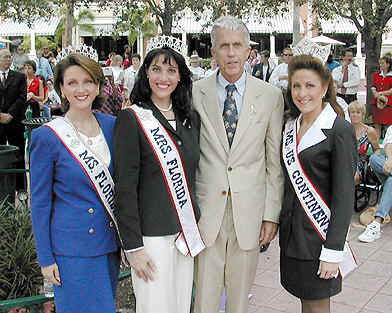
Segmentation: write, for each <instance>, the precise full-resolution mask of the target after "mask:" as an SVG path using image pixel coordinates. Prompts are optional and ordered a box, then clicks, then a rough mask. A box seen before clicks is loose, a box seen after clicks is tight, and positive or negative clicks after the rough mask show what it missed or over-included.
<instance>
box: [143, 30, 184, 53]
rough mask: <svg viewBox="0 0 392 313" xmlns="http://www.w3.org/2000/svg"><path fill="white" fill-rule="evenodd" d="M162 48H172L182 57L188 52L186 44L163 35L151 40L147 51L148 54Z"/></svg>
mask: <svg viewBox="0 0 392 313" xmlns="http://www.w3.org/2000/svg"><path fill="white" fill-rule="evenodd" d="M162 47H169V48H172V49H173V50H174V51H176V52H178V53H179V54H181V55H183V53H186V52H187V50H188V48H187V45H186V43H185V42H183V41H182V40H181V39H178V38H175V37H172V36H166V35H163V36H157V37H153V38H151V39H150V40H149V41H148V42H147V49H146V51H147V53H148V52H150V51H151V50H153V49H159V48H162Z"/></svg>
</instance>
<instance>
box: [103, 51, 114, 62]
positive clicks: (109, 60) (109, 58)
mask: <svg viewBox="0 0 392 313" xmlns="http://www.w3.org/2000/svg"><path fill="white" fill-rule="evenodd" d="M115 55H116V52H114V51H111V52H109V56H108V59H107V60H106V64H105V66H111V65H112V59H113V57H114V56H115Z"/></svg>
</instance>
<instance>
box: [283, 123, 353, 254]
mask: <svg viewBox="0 0 392 313" xmlns="http://www.w3.org/2000/svg"><path fill="white" fill-rule="evenodd" d="M321 130H322V132H323V133H324V134H325V136H327V138H326V139H325V140H323V141H321V142H319V143H317V144H315V145H312V146H310V147H308V148H306V149H304V150H302V151H301V152H300V153H299V158H300V160H301V163H302V166H303V169H304V171H305V172H306V174H307V175H308V177H309V179H310V180H311V181H312V182H313V184H314V185H315V187H316V188H317V189H318V191H319V192H320V194H321V196H322V197H323V198H324V200H325V201H326V203H327V204H328V206H329V208H330V210H331V219H330V225H329V228H328V234H327V240H326V241H325V242H324V243H323V242H322V239H321V238H320V237H319V235H318V234H317V232H316V230H315V229H314V227H313V226H312V224H311V222H310V221H309V219H308V217H307V215H306V213H305V212H304V210H303V209H302V206H301V204H300V202H299V200H298V198H297V195H296V193H295V191H294V189H293V187H292V184H291V181H290V179H289V177H288V174H287V170H285V166H284V165H283V168H284V170H285V186H284V200H283V207H282V211H281V215H280V229H279V244H280V248H281V252H282V253H283V254H284V255H286V256H289V257H293V258H297V259H302V260H316V259H318V258H319V256H320V253H321V248H322V245H323V244H324V247H325V248H328V249H333V250H338V251H342V250H343V247H344V242H345V239H346V235H347V230H348V227H349V225H350V222H351V215H352V213H353V208H354V188H355V186H354V174H355V170H356V160H357V141H356V137H355V132H354V129H353V127H352V125H351V124H350V123H348V122H347V121H345V120H344V118H343V117H340V116H337V117H336V119H335V121H334V123H333V126H332V127H331V128H330V129H321Z"/></svg>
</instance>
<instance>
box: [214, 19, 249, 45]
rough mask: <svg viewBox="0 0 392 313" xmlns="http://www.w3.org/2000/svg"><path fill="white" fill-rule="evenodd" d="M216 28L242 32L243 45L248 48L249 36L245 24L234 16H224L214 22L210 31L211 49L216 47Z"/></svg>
mask: <svg viewBox="0 0 392 313" xmlns="http://www.w3.org/2000/svg"><path fill="white" fill-rule="evenodd" d="M218 27H221V28H226V29H228V30H231V31H237V30H242V31H243V32H244V39H245V44H246V46H249V41H250V35H249V30H248V27H246V25H245V23H244V22H243V21H241V20H240V19H238V18H236V17H234V16H230V15H226V16H221V17H220V18H218V19H217V20H216V21H215V22H214V25H213V26H212V30H211V43H212V48H215V47H216V30H217V28H218Z"/></svg>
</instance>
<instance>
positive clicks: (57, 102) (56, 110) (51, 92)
mask: <svg viewBox="0 0 392 313" xmlns="http://www.w3.org/2000/svg"><path fill="white" fill-rule="evenodd" d="M46 86H47V87H48V92H47V96H46V99H45V100H44V103H45V104H46V105H47V106H48V107H49V108H50V114H49V117H51V116H53V115H57V116H59V115H63V111H62V110H61V99H60V97H59V95H58V94H57V92H56V90H55V89H54V85H53V80H51V79H49V80H48V81H47V82H46Z"/></svg>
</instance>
